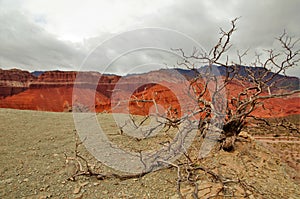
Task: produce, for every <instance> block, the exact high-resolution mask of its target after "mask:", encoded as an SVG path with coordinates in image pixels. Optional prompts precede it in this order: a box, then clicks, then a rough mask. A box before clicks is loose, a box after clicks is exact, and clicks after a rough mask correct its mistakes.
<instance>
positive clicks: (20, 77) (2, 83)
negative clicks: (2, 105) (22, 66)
mask: <svg viewBox="0 0 300 199" xmlns="http://www.w3.org/2000/svg"><path fill="white" fill-rule="evenodd" d="M36 79H37V78H36V77H35V76H33V75H32V74H31V73H29V72H28V71H23V70H19V69H11V70H2V69H0V99H1V98H5V97H7V96H12V95H15V94H17V93H20V92H23V91H25V90H26V89H28V88H29V84H30V82H32V81H35V80H36Z"/></svg>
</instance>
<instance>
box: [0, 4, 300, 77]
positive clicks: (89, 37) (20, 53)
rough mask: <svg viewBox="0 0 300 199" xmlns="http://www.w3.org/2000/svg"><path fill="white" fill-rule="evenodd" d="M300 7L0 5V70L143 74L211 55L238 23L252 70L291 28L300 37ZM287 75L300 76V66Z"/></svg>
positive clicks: (240, 45)
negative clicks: (198, 53)
mask: <svg viewBox="0 0 300 199" xmlns="http://www.w3.org/2000/svg"><path fill="white" fill-rule="evenodd" d="M299 8H300V1H299V0H286V1H282V0H264V1H262V0H251V1H250V0H247V1H246V0H226V1H224V0H202V1H200V0H151V1H149V0H85V1H80V0H51V1H49V0H0V42H1V44H0V68H4V69H8V68H21V69H26V70H30V71H34V70H57V69H59V70H80V69H81V70H94V71H99V72H112V73H119V74H125V73H134V72H141V71H145V70H149V69H154V68H156V67H158V68H159V67H164V65H165V64H166V65H173V64H175V63H176V61H174V60H177V57H176V55H174V53H173V51H170V48H184V50H185V51H186V52H190V51H191V49H192V48H193V47H197V48H202V49H203V50H207V51H208V50H210V48H211V47H212V46H213V45H214V44H215V43H216V41H217V39H218V36H219V35H218V33H219V28H220V27H223V28H224V29H228V28H229V27H230V20H232V19H234V18H235V17H241V18H240V19H239V21H238V23H237V31H236V32H235V34H234V35H233V37H232V44H233V47H232V52H235V51H236V50H237V49H240V50H243V49H248V48H249V49H250V51H249V57H248V58H246V59H245V61H246V62H245V64H246V63H247V62H251V60H252V58H253V57H251V55H253V54H254V53H255V52H257V53H261V52H263V49H270V48H274V47H277V45H276V42H275V37H277V36H279V35H280V34H281V33H282V32H283V30H284V29H285V30H286V31H287V32H288V33H289V34H290V35H291V36H294V37H298V38H299V37H300V23H299V19H300V12H299V10H298V9H299ZM153 27H155V28H153ZM298 46H299V45H298ZM251 53H252V54H251ZM231 56H233V57H234V54H231ZM233 59H234V58H233ZM80 66H81V68H80ZM288 74H292V75H294V76H300V70H299V67H298V68H295V69H292V70H290V71H289V72H288Z"/></svg>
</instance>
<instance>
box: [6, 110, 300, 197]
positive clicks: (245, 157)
mask: <svg viewBox="0 0 300 199" xmlns="http://www.w3.org/2000/svg"><path fill="white" fill-rule="evenodd" d="M293 118H294V121H296V122H297V121H299V117H296V116H295V117H293ZM0 121H1V123H0V137H1V139H0V160H1V161H0V198H77V199H79V198H178V194H177V190H178V187H177V181H178V173H177V172H178V171H177V169H176V168H174V167H172V168H166V169H162V170H159V171H155V172H151V173H149V174H146V175H145V176H143V177H140V178H132V179H126V180H120V179H117V178H109V179H102V178H101V176H100V177H99V176H78V177H76V178H75V180H70V179H69V177H70V175H72V172H74V171H73V170H72V169H74V168H73V166H74V165H72V163H71V162H70V160H72V157H74V152H75V143H76V139H75V138H76V137H77V135H76V132H74V129H75V126H74V121H73V118H72V113H54V112H38V111H26V110H25V111H24V110H23V111H21V110H12V109H0ZM98 121H99V123H100V124H101V126H104V127H106V128H107V129H110V135H109V138H110V139H111V140H113V141H116V142H119V143H120V146H121V147H127V148H128V147H129V148H130V147H133V148H134V147H136V146H139V147H140V146H141V145H143V147H147V145H151V144H152V143H150V142H147V141H145V142H143V141H139V140H131V141H130V146H128V145H127V144H126V143H127V142H124V139H125V140H126V139H127V138H125V137H123V136H122V135H121V134H120V133H119V129H118V128H117V127H116V125H115V123H114V121H113V120H112V119H111V117H110V115H109V114H98ZM298 125H299V123H298ZM255 132H257V133H253V132H251V133H250V134H252V135H253V136H254V137H255V138H253V137H252V136H250V135H249V134H246V135H245V134H244V135H243V137H241V138H240V141H238V142H237V146H236V150H235V151H234V152H225V151H222V150H221V151H215V152H212V153H210V154H209V155H208V156H207V157H204V158H203V159H201V160H200V161H198V162H197V164H198V165H199V166H203V167H205V168H207V169H208V170H209V171H212V172H213V173H215V174H218V176H219V177H220V178H222V183H221V182H220V181H218V180H217V179H213V176H212V175H210V174H209V171H208V170H207V171H206V172H205V171H203V170H200V169H199V170H197V171H195V173H193V176H190V178H193V179H195V182H196V184H197V190H196V191H195V184H191V183H188V181H187V180H184V179H185V177H186V176H187V175H186V173H184V171H182V183H181V187H180V191H181V193H182V196H183V197H185V198H193V196H192V195H193V193H197V194H198V197H199V198H287V199H288V198H289V199H292V198H293V199H296V198H299V195H300V184H299V164H300V163H299V147H298V146H299V141H300V138H299V137H300V136H299V134H297V133H290V132H288V131H287V130H284V129H281V130H280V132H273V133H272V132H270V133H269V132H264V133H261V132H263V130H262V129H261V130H260V131H259V130H255ZM275 134H276V136H275V137H274V135H275ZM283 136H284V137H283ZM122 137H123V138H122ZM266 137H271V138H270V139H269V138H268V139H267V138H266ZM286 137H287V138H286ZM122 140H123V142H122ZM259 140H261V141H262V142H260V141H259ZM269 140H272V141H274V142H271V143H270V142H269ZM127 141H128V140H127ZM196 141H197V140H196ZM285 141H287V142H285ZM122 143H123V145H122ZM126 145H127V146H126ZM78 151H79V152H80V155H81V156H83V157H85V159H86V160H87V161H88V162H89V164H90V166H91V168H93V170H94V171H95V172H98V173H119V172H118V171H113V170H112V169H110V168H108V167H106V166H104V165H103V164H101V163H100V162H98V161H96V160H95V159H94V158H93V157H92V156H91V155H90V154H89V153H88V152H87V151H86V149H85V148H84V146H82V145H80V146H79V147H78ZM191 153H193V150H192V149H191ZM66 158H67V159H66ZM66 160H69V161H68V163H67V164H66ZM180 161H182V162H184V161H185V158H184V157H182V158H181V159H180ZM175 163H176V164H177V163H179V162H177V161H176V162H175ZM83 165H84V164H83ZM297 168H298V170H296V169H297ZM217 195H218V196H217Z"/></svg>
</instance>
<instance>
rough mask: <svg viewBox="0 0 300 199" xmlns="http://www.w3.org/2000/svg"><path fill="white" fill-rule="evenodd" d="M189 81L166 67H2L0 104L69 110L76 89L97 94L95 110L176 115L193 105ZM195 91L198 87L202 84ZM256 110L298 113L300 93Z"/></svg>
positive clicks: (231, 91)
mask: <svg viewBox="0 0 300 199" xmlns="http://www.w3.org/2000/svg"><path fill="white" fill-rule="evenodd" d="M186 83H187V80H186V79H185V78H183V76H182V75H180V74H178V73H176V72H175V73H174V72H172V71H171V72H170V71H167V70H161V71H153V72H149V73H146V74H140V75H129V76H126V77H120V76H116V75H101V74H100V73H98V72H75V71H65V72H64V71H48V72H44V73H43V74H41V75H40V76H39V77H35V76H33V75H31V74H30V73H29V72H27V71H21V70H17V69H13V70H0V108H15V109H28V110H42V111H56V112H61V111H71V110H72V100H74V99H72V97H73V91H74V88H76V91H77V95H78V96H80V100H82V101H85V100H87V101H88V100H89V99H88V98H89V96H95V107H93V108H95V110H96V111H97V112H103V111H107V112H119V113H126V112H130V113H131V114H138V115H147V114H149V113H151V112H155V111H156V109H158V111H159V112H160V113H166V114H168V115H169V116H170V117H176V116H180V115H182V114H185V113H186V111H187V110H191V109H192V107H193V102H192V101H193V100H192V98H191V97H190V94H189V93H188V92H187V90H186V86H187V85H186ZM197 89H198V90H199V91H200V89H201V86H200V87H199V88H197ZM242 89H243V87H242V86H241V84H240V83H239V82H238V81H236V82H235V81H234V82H232V83H231V84H229V85H227V91H228V92H227V93H226V95H225V94H224V97H226V98H230V96H235V95H237V94H238V93H239V92H240V91H241V90H242ZM78 96H77V97H78ZM1 97H2V99H1ZM205 98H207V99H209V98H210V94H209V93H206V94H205ZM153 100H154V101H153ZM93 108H92V109H93ZM253 114H254V115H255V116H259V117H279V116H286V115H289V114H300V97H299V95H293V96H289V97H286V98H277V99H269V100H266V101H265V106H264V108H262V107H260V108H258V109H257V110H255V111H254V113H253Z"/></svg>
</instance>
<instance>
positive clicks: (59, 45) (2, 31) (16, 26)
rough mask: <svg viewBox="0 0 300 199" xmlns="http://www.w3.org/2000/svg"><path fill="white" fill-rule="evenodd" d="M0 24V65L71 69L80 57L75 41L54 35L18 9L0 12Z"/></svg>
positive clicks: (78, 61)
mask: <svg viewBox="0 0 300 199" xmlns="http://www.w3.org/2000/svg"><path fill="white" fill-rule="evenodd" d="M0 24H1V26H0V38H1V45H0V52H1V54H0V67H17V68H25V69H28V70H49V69H60V68H64V69H72V68H73V67H74V66H76V65H79V64H80V61H81V60H82V59H83V56H84V54H83V52H82V51H79V50H78V49H76V47H75V45H73V44H72V43H70V42H64V41H60V40H58V39H56V37H55V36H54V35H51V34H50V33H48V32H46V31H45V30H44V29H42V28H41V27H39V26H37V25H35V24H33V23H32V22H30V21H29V20H28V19H27V17H26V16H24V15H22V14H21V13H18V12H6V13H4V12H3V13H1V14H0Z"/></svg>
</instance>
